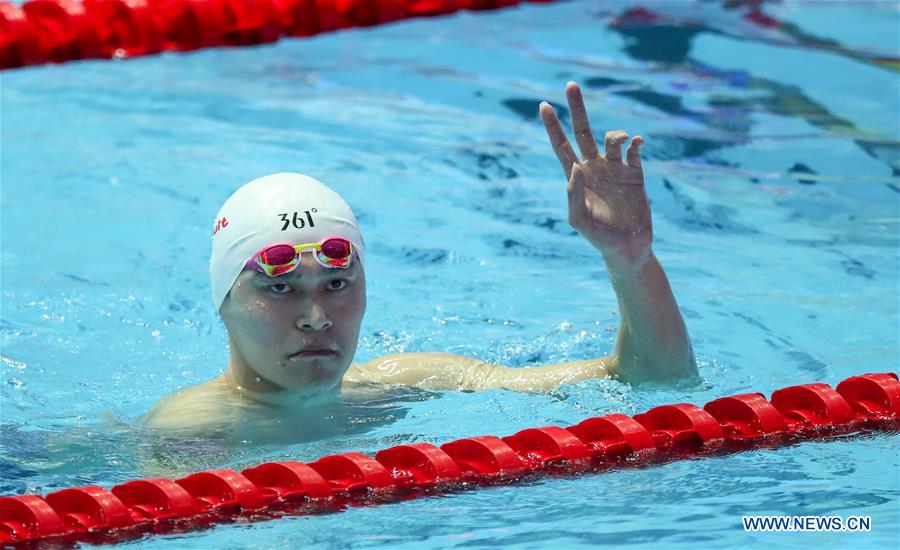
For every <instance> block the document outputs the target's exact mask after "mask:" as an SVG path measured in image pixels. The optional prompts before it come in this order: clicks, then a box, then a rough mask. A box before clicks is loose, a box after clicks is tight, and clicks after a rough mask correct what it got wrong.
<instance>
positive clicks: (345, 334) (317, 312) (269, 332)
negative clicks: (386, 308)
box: [220, 252, 366, 391]
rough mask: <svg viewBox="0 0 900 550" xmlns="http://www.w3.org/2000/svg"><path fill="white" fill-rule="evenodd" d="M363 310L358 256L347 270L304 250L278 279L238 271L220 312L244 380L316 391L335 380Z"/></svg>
mask: <svg viewBox="0 0 900 550" xmlns="http://www.w3.org/2000/svg"><path fill="white" fill-rule="evenodd" d="M365 311H366V279H365V273H364V271H363V269H362V266H361V265H360V263H359V260H358V259H357V258H355V257H354V259H353V262H352V264H351V266H350V267H349V268H347V269H335V268H327V267H322V266H321V265H319V264H318V263H316V261H315V260H314V259H313V258H312V255H311V254H309V253H308V252H307V253H304V254H303V256H302V259H301V263H300V266H298V267H297V269H295V270H294V271H292V272H290V273H286V274H284V275H281V276H278V277H269V276H268V275H266V274H265V273H260V272H259V271H256V270H250V269H248V270H245V271H243V272H242V273H241V274H240V276H238V278H237V281H235V283H234V286H232V287H231V291H230V292H229V294H228V296H227V298H226V300H225V302H224V303H223V305H222V308H221V310H220V314H221V316H222V320H223V321H224V322H225V327H226V328H227V329H228V335H229V342H230V345H231V361H232V367H233V368H234V367H236V368H240V369H241V370H242V371H243V372H244V373H245V374H246V376H248V377H249V378H250V380H245V382H246V383H247V384H248V385H250V386H251V387H252V386H261V387H269V388H271V389H275V390H277V389H286V390H298V389H309V390H313V391H315V390H326V389H334V388H337V387H339V386H340V383H341V379H342V378H343V376H344V373H345V372H346V371H347V369H348V368H349V367H350V362H351V361H352V360H353V356H354V354H355V353H356V347H357V345H358V343H359V328H360V325H361V324H362V319H363V315H364V314H365ZM236 362H237V363H239V364H234V363H236ZM256 378H259V379H260V380H256ZM273 386H274V387H273Z"/></svg>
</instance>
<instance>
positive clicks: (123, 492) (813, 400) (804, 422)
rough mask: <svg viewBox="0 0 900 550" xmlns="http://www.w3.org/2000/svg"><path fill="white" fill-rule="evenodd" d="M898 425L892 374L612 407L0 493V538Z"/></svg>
mask: <svg viewBox="0 0 900 550" xmlns="http://www.w3.org/2000/svg"><path fill="white" fill-rule="evenodd" d="M897 430H900V381H898V378H897V374H895V373H883V374H864V375H861V376H854V377H851V378H848V379H847V380H844V381H843V382H841V383H840V384H838V385H837V388H832V387H831V386H829V385H828V384H820V383H815V384H805V385H800V386H791V387H788V388H783V389H780V390H777V391H775V392H774V393H772V396H771V399H768V400H767V399H766V398H765V396H763V395H762V394H760V393H746V394H740V395H732V396H729V397H722V398H720V399H716V400H714V401H711V402H709V403H707V404H706V405H705V406H703V408H700V407H697V406H695V405H691V404H688V403H679V404H675V405H662V406H659V407H654V408H653V409H650V410H649V411H647V412H645V413H642V414H636V415H634V416H633V417H629V416H626V415H624V414H608V415H605V416H600V417H595V418H588V419H587V420H584V421H582V422H579V423H578V424H576V425H574V426H568V427H565V428H562V427H559V426H543V427H538V428H529V429H525V430H522V431H519V432H518V433H515V434H513V435H510V436H506V437H495V436H492V435H485V436H478V437H468V438H464V439H459V440H456V441H451V442H449V443H444V444H443V445H441V446H439V447H438V446H435V445H432V444H430V443H412V444H408V445H398V446H396V447H391V448H389V449H384V450H381V451H378V452H377V453H375V456H374V457H371V456H368V455H365V454H362V453H354V452H351V453H343V454H338V455H332V456H326V457H322V458H320V459H318V460H316V461H315V462H310V463H308V464H305V463H302V462H296V461H284V462H269V463H266V464H260V465H259V466H254V467H252V468H247V469H244V470H242V471H241V472H237V471H235V470H231V469H227V468H223V469H218V470H211V471H207V472H198V473H195V474H192V475H189V476H187V477H184V478H181V479H176V480H172V479H165V478H154V479H140V480H135V481H129V482H127V483H122V484H120V485H116V486H115V487H113V488H112V489H110V490H106V489H104V488H102V487H98V486H95V485H90V486H86V487H74V488H70V489H63V490H60V491H56V492H53V493H50V494H48V495H45V496H43V497H41V496H39V495H17V496H4V497H0V544H16V543H20V542H26V541H35V540H44V539H56V540H57V541H59V542H60V543H70V544H74V543H75V542H77V541H81V540H84V541H91V542H114V541H118V540H124V539H128V538H133V537H136V536H144V535H146V534H148V533H171V532H186V531H190V530H196V529H201V528H206V527H209V526H211V525H214V524H216V523H222V522H228V521H235V519H240V518H243V519H244V520H248V519H251V520H265V519H272V518H277V517H280V516H283V515H297V514H310V513H321V512H322V511H328V510H340V509H342V508H343V507H345V506H347V505H354V506H364V505H372V504H381V503H385V502H388V501H391V500H404V499H409V498H416V497H419V496H427V495H434V494H439V493H446V492H451V491H459V490H463V489H470V488H474V487H479V486H483V485H491V484H496V483H511V482H514V481H516V480H522V479H525V478H530V477H534V476H538V475H553V474H566V475H572V474H578V473H584V472H589V471H599V470H607V469H610V468H616V467H627V466H634V465H646V464H648V463H661V462H667V461H672V460H678V459H683V458H690V457H695V456H698V455H707V456H714V455H719V454H723V453H731V452H737V451H742V450H747V449H750V448H754V447H769V448H771V447H775V446H779V445H788V444H793V443H798V442H800V441H802V440H805V439H813V438H822V437H829V436H834V435H841V434H847V433H852V432H866V431H879V432H884V431H888V432H889V431H897Z"/></svg>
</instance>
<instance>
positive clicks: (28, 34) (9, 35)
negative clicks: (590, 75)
mask: <svg viewBox="0 0 900 550" xmlns="http://www.w3.org/2000/svg"><path fill="white" fill-rule="evenodd" d="M43 62H44V56H43V54H42V53H41V48H40V41H39V40H38V35H37V29H35V28H34V25H32V24H31V22H30V21H28V19H27V18H26V17H25V12H24V11H22V8H20V7H19V6H17V5H14V4H12V3H10V2H0V69H12V68H15V67H24V66H26V65H35V64H37V63H43Z"/></svg>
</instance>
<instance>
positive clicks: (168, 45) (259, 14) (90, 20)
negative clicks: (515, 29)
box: [0, 0, 554, 69]
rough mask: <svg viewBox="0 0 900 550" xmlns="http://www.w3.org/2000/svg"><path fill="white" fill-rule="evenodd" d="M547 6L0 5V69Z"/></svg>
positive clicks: (446, 1)
mask: <svg viewBox="0 0 900 550" xmlns="http://www.w3.org/2000/svg"><path fill="white" fill-rule="evenodd" d="M553 1H554V0H81V1H78V0H29V1H28V2H25V3H24V4H21V5H18V4H13V3H12V2H9V1H0V69H10V68H15V67H24V66H28V65H37V64H42V63H63V62H66V61H72V60H76V59H97V58H106V59H109V58H125V57H134V56H141V55H151V54H156V53H159V52H162V51H165V50H176V51H189V50H197V49H200V48H212V47H218V46H248V45H252V44H265V43H269V42H275V41H277V40H278V39H279V38H280V37H282V36H312V35H315V34H319V33H324V32H332V31H337V30H340V29H347V28H352V27H369V26H373V25H381V24H384V23H391V22H393V21H399V20H402V19H408V18H411V17H431V16H440V15H448V14H451V13H455V12H458V11H460V10H494V9H500V8H507V7H512V6H515V5H517V4H519V3H520V2H532V3H549V2H553Z"/></svg>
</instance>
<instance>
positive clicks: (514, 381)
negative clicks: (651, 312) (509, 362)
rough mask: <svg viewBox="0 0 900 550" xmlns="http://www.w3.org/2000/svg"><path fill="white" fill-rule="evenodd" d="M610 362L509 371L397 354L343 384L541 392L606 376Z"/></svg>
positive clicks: (444, 357)
mask: <svg viewBox="0 0 900 550" xmlns="http://www.w3.org/2000/svg"><path fill="white" fill-rule="evenodd" d="M609 361H610V359H609V358H608V357H601V358H598V359H586V360H582V361H573V362H569V363H563V364H559V365H547V366H542V367H522V368H510V367H504V366H501V365H494V364H491V363H486V362H484V361H482V360H480V359H475V358H472V357H464V356H461V355H455V354H452V353H401V354H394V355H386V356H383V357H379V358H378V359H374V360H372V361H370V362H369V363H366V364H365V365H354V366H353V367H352V368H351V369H350V371H348V372H347V375H346V376H345V377H344V380H345V381H346V382H349V383H360V382H361V383H382V384H385V383H386V384H400V385H405V386H415V387H419V388H425V389H432V390H464V391H480V390H487V389H491V388H506V389H509V390H515V391H542V390H551V389H555V388H558V387H559V386H561V385H563V384H568V383H572V382H579V381H582V380H589V379H592V378H600V377H603V376H606V375H607V372H608V365H609Z"/></svg>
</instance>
